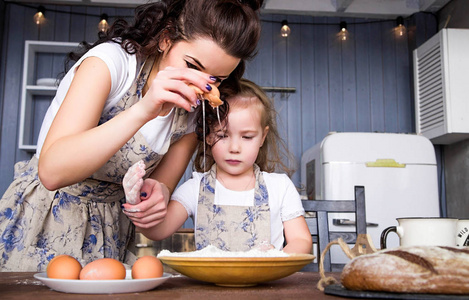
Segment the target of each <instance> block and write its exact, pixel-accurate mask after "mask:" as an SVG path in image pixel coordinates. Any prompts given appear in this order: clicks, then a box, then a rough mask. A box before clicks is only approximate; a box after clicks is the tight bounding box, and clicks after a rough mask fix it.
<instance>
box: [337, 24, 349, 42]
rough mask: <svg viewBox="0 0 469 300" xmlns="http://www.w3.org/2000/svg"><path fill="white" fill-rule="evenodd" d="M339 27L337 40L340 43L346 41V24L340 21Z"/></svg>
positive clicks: (347, 34)
mask: <svg viewBox="0 0 469 300" xmlns="http://www.w3.org/2000/svg"><path fill="white" fill-rule="evenodd" d="M339 26H340V31H339V38H340V40H341V41H346V40H347V39H348V36H349V33H348V31H347V22H345V21H342V22H340V24H339Z"/></svg>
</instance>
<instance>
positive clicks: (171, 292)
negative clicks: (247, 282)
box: [0, 272, 344, 300]
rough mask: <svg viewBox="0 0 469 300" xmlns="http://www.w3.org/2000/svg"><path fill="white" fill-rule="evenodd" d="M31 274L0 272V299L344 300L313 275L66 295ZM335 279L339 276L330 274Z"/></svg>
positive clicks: (174, 281)
mask: <svg viewBox="0 0 469 300" xmlns="http://www.w3.org/2000/svg"><path fill="white" fill-rule="evenodd" d="M33 275H34V273H31V272H0V299H34V300H41V299H53V298H56V299H86V298H85V297H92V299H93V300H94V299H135V298H136V297H137V296H138V299H152V300H155V299H191V300H195V299H204V300H206V299H236V300H247V299H269V300H270V299H295V300H298V299H344V298H341V297H334V296H329V295H325V294H324V293H323V292H321V291H319V290H318V289H317V288H316V284H317V282H318V281H319V278H320V276H319V273H317V272H297V273H295V274H293V275H290V276H288V277H286V278H283V279H280V280H275V281H271V282H267V283H262V284H259V285H257V286H254V287H246V288H228V287H219V286H216V285H213V284H210V283H205V282H201V281H197V280H193V279H191V278H188V277H185V276H182V275H178V276H177V277H173V278H170V279H168V280H167V281H166V282H164V283H163V284H162V285H160V286H158V287H156V288H155V289H153V290H150V291H146V292H141V293H128V294H99V295H84V294H67V293H61V292H56V291H53V290H51V289H49V288H48V287H47V286H45V285H43V284H42V283H41V282H40V281H39V280H36V279H35V278H34V277H33ZM328 275H333V276H334V277H336V278H338V276H339V273H331V274H328Z"/></svg>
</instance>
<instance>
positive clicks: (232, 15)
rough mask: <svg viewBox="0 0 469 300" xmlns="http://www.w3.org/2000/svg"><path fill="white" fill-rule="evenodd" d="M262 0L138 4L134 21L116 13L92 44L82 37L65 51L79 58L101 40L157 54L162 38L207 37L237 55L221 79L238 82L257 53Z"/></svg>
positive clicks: (175, 0)
mask: <svg viewBox="0 0 469 300" xmlns="http://www.w3.org/2000/svg"><path fill="white" fill-rule="evenodd" d="M263 2H264V0H257V1H256V0H251V1H247V0H243V1H241V0H161V1H157V2H154V3H148V4H144V5H141V6H138V7H137V8H136V9H135V17H134V21H133V24H129V23H128V22H127V21H126V20H125V19H122V18H119V19H117V20H116V21H115V22H114V23H113V24H112V26H111V27H110V28H109V30H108V31H106V32H100V33H99V35H98V40H97V41H96V42H95V43H94V44H89V43H87V42H82V43H81V44H80V45H81V47H80V49H79V50H78V51H77V52H72V53H70V54H69V60H70V61H77V60H78V59H79V58H80V57H81V56H83V55H84V54H85V53H86V52H87V51H88V50H89V49H91V48H93V47H95V46H96V45H99V44H101V43H104V42H109V41H113V42H116V43H119V44H121V45H122V48H123V49H125V51H126V52H127V53H129V54H134V53H135V54H137V55H140V56H142V57H146V56H149V55H153V54H157V55H158V49H159V44H160V42H161V41H163V39H169V40H170V41H171V43H172V44H174V43H175V42H178V41H181V40H186V41H191V40H193V39H195V38H211V39H212V40H213V41H215V42H216V43H217V44H218V45H219V46H220V47H221V48H222V49H223V50H224V51H226V52H227V53H228V54H229V55H231V56H234V57H236V58H239V59H241V62H240V63H239V65H238V66H237V68H236V69H235V70H234V71H233V72H232V74H230V77H229V78H228V79H226V80H225V81H233V82H234V83H236V81H237V80H239V79H240V78H241V77H242V75H243V74H244V70H245V60H248V59H251V58H252V57H253V56H254V55H255V54H256V47H257V43H258V41H259V38H260V32H261V24H260V21H259V15H258V11H259V9H260V8H261V6H262V4H263ZM67 65H68V64H67Z"/></svg>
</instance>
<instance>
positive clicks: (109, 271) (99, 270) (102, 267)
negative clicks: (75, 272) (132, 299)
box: [80, 258, 125, 280]
mask: <svg viewBox="0 0 469 300" xmlns="http://www.w3.org/2000/svg"><path fill="white" fill-rule="evenodd" d="M80 279H83V280H113V279H125V267H124V264H122V263H121V262H120V261H118V260H117V259H114V258H100V259H97V260H95V261H92V262H90V263H88V264H87V265H86V266H85V267H84V268H83V269H82V270H81V272H80Z"/></svg>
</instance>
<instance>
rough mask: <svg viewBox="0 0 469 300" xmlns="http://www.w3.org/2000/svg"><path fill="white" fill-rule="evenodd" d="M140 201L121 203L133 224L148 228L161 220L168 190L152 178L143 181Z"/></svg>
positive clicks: (164, 210) (167, 200) (163, 215)
mask: <svg viewBox="0 0 469 300" xmlns="http://www.w3.org/2000/svg"><path fill="white" fill-rule="evenodd" d="M139 196H140V199H141V200H142V201H141V202H140V203H138V204H135V205H132V204H130V203H125V204H123V205H122V207H123V213H124V214H126V215H127V216H128V217H129V219H130V220H132V222H133V223H134V225H135V226H137V227H140V228H150V227H153V226H155V225H158V224H159V223H161V222H163V220H164V218H165V216H166V213H167V206H168V202H169V190H168V188H167V187H166V185H164V184H163V183H160V182H158V181H156V180H154V179H152V178H147V179H145V180H144V181H143V184H142V188H141V190H140V193H139Z"/></svg>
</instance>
